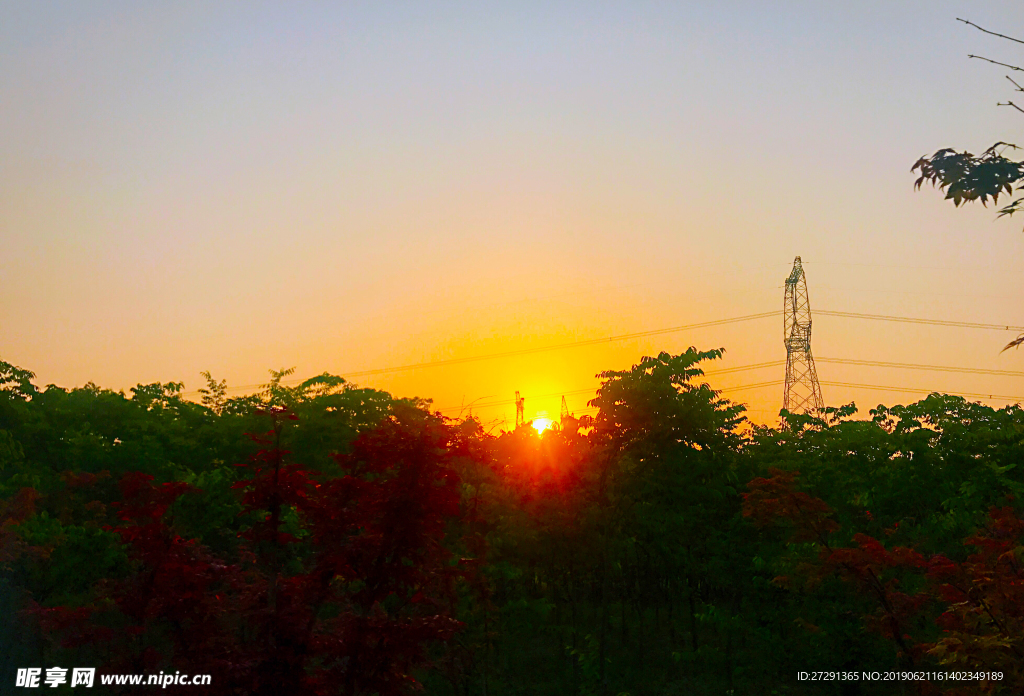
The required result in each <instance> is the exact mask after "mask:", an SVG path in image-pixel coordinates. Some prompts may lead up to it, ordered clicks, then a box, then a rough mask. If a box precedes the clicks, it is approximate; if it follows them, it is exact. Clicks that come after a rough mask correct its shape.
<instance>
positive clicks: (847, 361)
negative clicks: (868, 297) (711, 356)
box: [733, 358, 1024, 377]
mask: <svg viewBox="0 0 1024 696" xmlns="http://www.w3.org/2000/svg"><path fill="white" fill-rule="evenodd" d="M818 362H824V363H834V364H836V365H863V366H864V367H895V368H900V369H904V370H928V371H934V372H962V373H964V374H970V375H998V376H1001V377H1024V372H1021V371H1019V370H990V369H986V368H980V367H954V366H947V365H918V364H915V363H898V362H885V361H882V360H856V359H853V358H818ZM751 367H754V366H751ZM733 369H734V370H738V369H740V368H733Z"/></svg>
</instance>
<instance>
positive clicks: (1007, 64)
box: [967, 54, 1024, 72]
mask: <svg viewBox="0 0 1024 696" xmlns="http://www.w3.org/2000/svg"><path fill="white" fill-rule="evenodd" d="M967 57H968V58H977V59H978V60H984V61H988V62H989V63H994V64H996V65H1001V66H1003V67H1004V68H1009V69H1010V70H1020V71H1021V72H1024V68H1018V67H1017V66H1016V65H1010V64H1009V63H1000V62H999V61H998V60H992V59H991V58H986V57H985V56H972V55H971V54H967Z"/></svg>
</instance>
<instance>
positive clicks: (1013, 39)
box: [956, 17, 1024, 44]
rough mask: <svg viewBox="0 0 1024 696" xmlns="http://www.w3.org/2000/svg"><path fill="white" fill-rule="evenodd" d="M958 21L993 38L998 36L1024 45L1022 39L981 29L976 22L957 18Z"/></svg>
mask: <svg viewBox="0 0 1024 696" xmlns="http://www.w3.org/2000/svg"><path fill="white" fill-rule="evenodd" d="M956 21H958V22H963V23H964V24H970V25H971V26H972V27H974V28H975V29H978V30H980V31H983V32H985V33H986V34H991V35H992V36H998V37H999V38H1000V39H1006V40H1007V41H1016V42H1017V43H1019V44H1024V41H1021V40H1020V39H1015V38H1013V37H1012V36H1004V35H1003V34H997V33H995V32H994V31H989V30H988V29H982V28H981V27H979V26H978V25H977V24H975V23H974V22H968V21H967V20H966V19H960V18H959V17H957V18H956Z"/></svg>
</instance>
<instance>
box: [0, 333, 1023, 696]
mask: <svg viewBox="0 0 1024 696" xmlns="http://www.w3.org/2000/svg"><path fill="white" fill-rule="evenodd" d="M720 354H721V352H720V351H707V352H700V351H697V350H695V349H690V350H689V351H687V352H685V353H683V354H680V355H675V356H673V355H668V354H666V353H662V354H661V355H659V356H657V357H654V358H644V359H643V360H642V361H641V362H640V363H639V364H637V365H635V366H634V367H633V368H632V369H630V370H627V371H621V372H607V373H603V374H602V375H600V377H601V379H602V386H601V387H600V389H599V390H598V392H597V394H596V395H595V399H594V401H593V405H594V406H596V407H597V408H598V410H597V414H596V415H595V416H593V417H582V418H579V419H573V418H567V419H563V421H562V422H561V423H560V424H558V425H557V427H555V428H553V429H551V430H547V431H544V432H543V433H537V432H536V431H535V430H534V429H533V428H531V427H529V426H527V427H523V428H519V429H517V430H515V431H512V432H505V433H501V434H500V435H489V434H487V433H485V432H484V430H483V428H482V427H481V426H480V424H479V423H478V422H476V421H474V420H472V419H468V420H463V421H453V420H450V419H446V418H443V417H442V416H440V415H439V414H437V413H434V412H431V410H430V408H429V403H427V402H423V401H418V400H402V399H394V398H392V397H391V396H390V395H388V394H386V393H384V392H381V391H376V390H372V389H360V388H357V387H355V386H353V385H351V384H349V383H347V382H346V381H345V380H343V379H342V378H340V377H336V376H332V375H321V376H320V377H316V378H313V379H311V380H307V381H305V382H303V383H301V384H299V385H298V386H295V387H288V386H285V385H284V384H283V380H284V378H285V377H287V376H288V374H289V373H288V372H285V371H282V372H276V373H273V374H272V379H271V381H270V383H269V384H268V385H267V386H266V389H265V390H264V391H263V392H261V393H260V394H258V395H256V396H251V397H245V398H238V399H231V398H228V397H227V390H226V388H225V386H226V385H225V384H224V383H223V382H217V381H215V380H214V379H213V378H212V377H210V376H209V375H206V377H207V385H206V388H205V389H204V390H202V400H201V403H195V402H192V401H188V400H186V399H183V398H182V396H181V392H182V385H180V384H176V383H171V384H153V385H140V386H138V387H136V388H134V389H132V390H131V394H130V395H126V394H123V393H120V392H112V391H109V390H103V389H100V388H98V387H96V386H94V385H91V384H90V385H87V386H85V387H83V388H79V389H72V390H65V389H62V388H59V387H54V386H48V387H46V388H39V387H37V386H36V385H35V384H34V382H33V379H34V376H33V375H32V374H31V373H30V372H27V371H25V370H22V369H19V368H17V367H14V366H12V365H10V364H8V363H0V621H2V622H3V625H0V666H2V668H3V673H2V675H0V678H2V679H4V680H5V683H4V686H3V688H2V689H0V691H5V690H8V689H9V688H10V685H12V684H14V680H15V676H14V675H15V672H16V670H17V668H19V667H27V666H55V665H60V666H63V667H67V666H96V667H98V668H99V671H101V672H104V671H105V672H106V673H158V672H160V671H164V672H172V673H173V672H174V671H176V670H178V671H182V672H186V673H190V674H197V673H209V674H211V675H212V677H213V683H212V685H211V686H210V687H188V688H189V689H191V690H193V691H195V692H196V693H216V694H284V693H310V694H353V695H354V694H380V695H382V696H383V695H386V694H400V693H406V692H411V691H415V690H417V689H423V690H425V692H426V693H429V694H437V695H439V696H440V695H444V696H469V695H471V694H473V695H476V694H479V695H481V696H504V695H506V694H508V695H511V694H580V695H594V696H599V695H600V696H603V695H609V696H621V695H622V694H629V695H631V696H640V695H641V694H728V693H733V694H786V693H793V694H892V693H906V694H919V693H920V694H930V693H951V694H981V693H986V694H987V693H1020V692H1021V690H1022V689H1024V565H1022V564H1024V522H1022V521H1021V514H1020V513H1021V505H1020V502H1019V500H1020V494H1021V490H1020V489H1021V488H1022V486H1024V476H1022V474H1021V467H1020V464H1021V461H1022V456H1021V455H1022V454H1024V410H1022V409H1020V408H1018V407H1008V408H1005V409H999V410H996V409H992V408H989V407H986V406H983V405H980V404H976V403H969V402H966V401H965V400H963V399H961V398H957V397H951V396H945V395H940V394H933V395H931V396H929V397H928V398H926V399H924V400H922V401H920V402H918V403H915V404H911V405H909V406H897V407H893V408H885V407H881V406H879V407H878V408H876V409H873V410H871V411H869V412H868V414H866V418H865V417H862V418H860V419H858V418H857V417H856V416H857V413H856V410H855V409H854V408H853V407H852V406H849V407H844V408H831V409H826V411H825V413H823V414H820V417H809V416H799V415H788V414H787V415H786V419H785V427H784V428H781V429H773V428H765V427H755V426H752V425H751V424H750V423H749V422H748V421H746V420H745V418H744V417H743V408H742V406H740V405H737V404H734V403H731V402H730V401H729V400H727V399H725V398H723V397H722V396H721V394H720V393H718V392H716V391H714V390H712V389H711V388H710V387H708V386H707V385H705V384H704V383H703V380H702V375H703V372H702V370H701V366H702V364H704V363H705V362H706V361H709V360H714V359H716V358H718V357H719V356H720ZM822 670H825V671H831V672H840V673H842V672H852V673H855V674H857V675H858V679H857V680H853V679H852V678H847V679H846V680H838V681H826V682H811V681H804V680H800V679H798V673H800V672H815V671H822ZM864 671H869V672H871V671H878V672H893V671H896V672H900V673H905V674H906V675H910V673H913V672H918V673H923V672H931V673H935V672H941V673H947V672H948V673H951V672H954V671H958V672H964V671H968V672H984V674H982V675H980V676H981V677H983V678H981V679H969V680H966V681H964V680H960V681H947V680H943V679H941V678H937V677H935V676H934V675H932V676H931V677H929V679H927V680H920V679H918V680H901V681H897V682H888V683H885V682H873V681H870V680H867V681H865V680H863V679H860V678H859V677H860V675H861V674H862V673H863V672H864ZM910 676H912V675H910ZM973 676H978V675H973ZM124 689H125V691H124V693H130V687H124ZM62 690H63V691H71V689H70V685H68V684H63V685H60V686H58V687H57V688H55V689H54V690H53V692H54V693H60V692H61V691H62Z"/></svg>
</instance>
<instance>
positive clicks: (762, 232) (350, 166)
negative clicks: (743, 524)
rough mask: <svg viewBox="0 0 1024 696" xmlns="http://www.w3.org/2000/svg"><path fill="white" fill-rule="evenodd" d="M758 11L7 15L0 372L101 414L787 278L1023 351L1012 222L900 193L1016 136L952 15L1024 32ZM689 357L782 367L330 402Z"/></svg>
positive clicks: (1003, 363) (849, 11)
mask: <svg viewBox="0 0 1024 696" xmlns="http://www.w3.org/2000/svg"><path fill="white" fill-rule="evenodd" d="M770 5H772V6H771V7H769V4H768V3H753V2H747V3H738V2H732V3H729V2H716V3H702V4H683V3H641V2H630V3H576V4H570V3H550V2H546V3H494V4H492V3H488V4H484V3H465V4H454V3H444V4H441V3H431V6H430V7H429V8H428V7H427V6H426V5H424V4H419V3H388V4H384V3H334V4H327V3H323V4H320V3H301V4H299V3H278V4H272V3H226V2H225V3H215V4H214V3H184V2H179V3H166V4H139V3H101V2H91V3H71V2H68V3H52V2H31V3H28V2H22V3H16V2H5V3H3V4H0V103H2V107H0V241H2V242H3V250H4V253H3V255H2V257H0V287H2V291H3V292H2V299H0V358H2V359H4V360H7V361H9V362H12V363H15V364H17V365H20V366H22V367H25V368H27V369H31V370H33V371H35V372H36V373H37V375H38V378H39V379H38V381H39V382H40V383H42V384H46V383H56V384H59V385H62V386H74V385H81V384H84V383H85V382H87V381H93V382H96V383H97V384H99V385H101V386H104V387H110V388H114V389H128V388H130V387H131V386H133V385H135V384H136V383H140V382H142V383H145V382H154V381H162V382H166V381H183V382H185V384H186V390H189V391H191V390H194V389H196V388H198V387H199V386H201V384H202V381H201V378H200V377H199V372H200V371H201V370H210V371H211V372H212V373H213V374H214V376H215V377H217V378H226V379H227V380H228V383H229V386H236V387H242V386H245V385H250V384H256V383H259V382H262V381H265V380H266V377H267V369H268V368H275V369H277V368H281V367H291V366H296V367H297V372H296V376H299V377H306V376H311V375H313V374H317V373H320V372H323V371H330V372H332V373H336V374H342V375H345V374H347V373H350V372H354V371H356V372H357V371H364V370H370V369H376V368H384V367H391V366H402V365H407V364H411V363H421V362H425V361H435V360H445V359H451V358H462V357H469V356H476V355H483V354H488V353H494V352H503V351H510V350H516V349H520V348H534V347H543V346H549V345H555V344H561V343H566V342H570V341H576V340H584V339H591V338H599V337H602V336H612V335H617V334H623V333H630V332H638V331H645V330H649V329H659V328H663V327H670V326H678V325H682V324H690V323H696V322H704V321H710V320H715V319H721V318H728V317H736V316H741V315H748V314H753V313H758V312H766V311H771V310H778V309H781V307H782V297H783V290H782V287H781V286H782V282H783V280H784V278H785V277H786V275H787V274H788V272H789V268H790V266H791V264H792V261H793V257H794V256H796V255H800V256H802V258H803V260H804V262H805V266H806V270H807V277H808V283H809V287H810V296H811V304H812V308H815V309H827V310H842V311H853V312H866V313H875V314H891V315H899V316H906V317H927V318H934V319H950V320H960V321H975V322H993V323H999V324H1024V312H1022V311H1021V302H1020V292H1021V285H1022V280H1024V266H1022V264H1021V259H1022V255H1021V251H1022V247H1024V234H1022V232H1021V229H1022V227H1024V220H1022V219H1017V218H1011V219H1009V220H1007V219H1005V218H1004V219H1002V220H999V221H996V214H995V212H994V211H993V210H992V209H991V208H989V209H984V208H981V207H977V208H968V209H961V210H954V208H953V206H952V205H951V204H949V203H948V202H944V201H942V200H941V198H942V196H941V194H939V193H938V192H935V191H933V190H930V189H926V190H924V191H923V192H920V193H915V192H914V191H913V189H912V184H913V180H914V176H913V175H912V174H911V173H910V171H909V170H910V166H911V165H912V164H913V163H914V161H915V160H916V159H917V158H918V157H920V156H921V155H924V154H930V153H932V152H934V151H935V150H937V149H939V148H941V147H956V148H958V149H969V150H971V151H973V152H977V151H979V150H983V149H984V148H986V147H988V146H989V145H991V144H992V143H994V142H996V141H998V140H1011V141H1012V140H1013V138H1014V137H1016V134H1017V133H1018V132H1019V128H1020V124H1021V118H1024V117H1022V116H1021V114H1020V113H1018V112H1016V111H1014V110H1013V109H1010V108H1006V107H997V106H996V103H997V102H999V101H1005V100H1006V99H1007V98H1008V97H1012V94H1011V92H1012V85H1010V84H1009V83H1008V82H1007V81H1006V79H1005V77H1004V75H1005V73H1006V71H1005V70H1004V69H1003V68H999V67H997V66H994V65H990V64H986V63H983V62H981V61H977V60H969V59H968V58H967V54H968V53H977V54H981V55H986V56H989V57H992V58H993V59H996V60H1004V61H1008V62H1014V60H1016V61H1019V60H1020V57H1019V56H1020V52H1019V51H1016V49H1015V48H1014V46H1013V45H1012V44H1010V43H1008V42H1005V41H1000V40H999V39H996V38H993V37H990V36H986V35H984V34H982V33H980V32H978V31H977V30H975V29H972V28H971V27H968V26H966V25H964V24H962V23H959V22H957V21H955V18H956V17H964V18H968V19H971V20H972V21H974V22H977V23H978V24H980V25H981V26H986V27H991V28H994V29H995V30H1002V31H1009V28H1011V27H1020V26H1022V24H1024V22H1022V20H1024V7H1022V6H1021V5H1019V4H1016V3H998V2H973V3H966V2H928V3H924V2H901V3H882V2H878V3H865V2H853V3H843V4H839V3H810V2H807V3H795V2H789V3H771V4H770ZM1010 33H1012V32H1010ZM1017 33H1018V34H1019V33H1020V32H1017ZM1015 335H1016V333H1015V332H1009V333H1007V332H998V331H978V330H966V329H952V328H947V327H926V326H915V325H911V324H901V323H881V322H868V321H860V320H851V319H841V318H834V317H825V316H822V317H818V318H816V319H815V328H814V339H813V346H814V352H815V354H816V355H817V356H821V357H833V358H856V359H864V360H878V361H895V362H905V363H921V364H928V365H939V366H968V367H978V368H997V369H1003V370H1024V353H1020V352H1007V353H1003V354H1001V355H1000V354H999V350H1000V348H1002V346H1003V345H1004V344H1005V343H1006V342H1007V341H1008V340H1009V339H1010V338H1013V337H1014V336H1015ZM690 345H696V346H697V347H699V348H714V347H719V346H724V347H725V348H726V350H727V353H726V358H725V359H724V360H723V361H722V362H721V365H720V366H719V367H721V368H728V367H734V366H743V365H750V364H755V363H761V362H766V361H776V360H781V359H782V358H784V356H785V350H784V348H783V345H782V319H781V317H779V318H777V319H774V318H772V319H762V320H757V321H751V322H744V323H739V324H732V325H727V326H720V327H712V328H706V329H700V330H695V331H690V332H678V333H673V334H666V335H660V336H653V337H646V338H640V339H635V340H629V341H618V342H611V343H604V344H598V345H592V346H588V347H582V348H571V349H564V350H558V351H552V352H539V353H531V354H527V355H521V356H518V357H514V358H503V359H495V360H488V361H481V362H469V363H463V364H458V365H450V366H436V367H429V368H422V369H416V370H404V371H398V372H392V373H387V374H374V375H364V376H360V377H353V380H354V381H356V382H358V383H360V384H365V385H368V386H373V387H379V388H383V389H387V390H389V391H392V392H393V393H394V394H396V395H399V396H421V397H426V398H431V399H433V400H434V403H435V405H436V406H438V407H440V408H446V409H447V408H449V407H452V408H453V411H451V415H455V414H456V413H457V412H458V411H459V409H460V407H462V406H463V405H465V404H469V403H470V402H472V401H474V400H479V402H478V404H481V405H485V404H488V403H493V404H494V405H491V406H484V407H483V408H482V409H480V410H479V413H480V415H481V417H482V418H483V419H484V420H486V421H494V422H497V421H499V420H500V419H502V418H505V419H509V420H510V419H511V418H512V414H513V413H514V407H513V406H512V405H511V403H510V402H511V399H512V398H513V395H514V392H515V391H516V390H519V391H520V392H521V393H522V394H523V395H524V396H525V397H526V399H527V402H526V412H527V416H528V417H531V418H532V417H535V416H536V417H540V416H545V415H547V416H552V415H556V414H557V413H558V407H559V402H560V395H561V394H566V395H567V397H566V398H567V401H568V404H569V406H570V408H572V409H573V410H580V409H583V408H584V407H585V402H586V401H587V399H589V398H591V396H589V395H588V394H587V393H586V390H587V389H591V388H593V387H595V386H596V384H597V380H596V379H595V378H594V375H595V374H596V373H597V372H599V371H602V370H606V369H623V368H626V367H628V366H629V365H630V364H632V363H634V362H637V361H638V360H639V358H640V357H641V356H642V355H644V354H650V353H654V352H658V351H660V350H668V351H672V352H678V351H681V350H684V349H685V348H686V347H687V346H690ZM818 372H819V376H820V377H821V379H822V380H825V381H831V382H846V383H859V384H869V385H876V386H884V387H901V388H905V389H926V390H931V389H934V390H942V391H954V392H955V391H963V392H971V393H974V392H986V393H989V392H991V393H994V394H998V395H1006V396H1014V395H1021V397H1022V398H1024V382H1022V380H1021V379H1020V378H1014V377H994V376H979V375H964V374H958V373H947V372H929V371H921V370H916V371H912V370H895V369H889V368H870V367H864V366H849V365H838V364H827V363H819V366H818ZM782 374H783V370H782V368H780V367H773V368H765V369H761V370H751V371H745V372H737V373H731V374H726V375H721V376H719V377H714V378H711V379H712V383H713V384H715V385H716V386H719V387H722V388H725V389H726V393H727V394H728V395H729V396H731V397H732V398H735V399H738V400H741V401H745V402H748V403H749V404H750V407H751V409H752V417H754V418H755V419H757V420H768V419H771V418H772V417H773V416H774V415H775V414H777V412H778V408H779V406H780V404H781V389H782V388H781V386H771V387H762V388H753V389H738V388H739V387H743V386H747V385H752V384H757V383H762V382H767V381H772V380H779V379H781V378H782ZM234 393H240V392H238V391H236V392H234ZM824 394H825V399H826V401H827V402H828V403H830V404H832V405H838V404H841V403H847V402H849V401H851V400H855V401H856V402H857V403H858V405H859V406H861V407H862V410H863V409H866V408H868V407H871V406H873V405H875V404H877V403H879V402H886V403H889V404H891V403H895V402H907V401H910V400H914V399H916V398H919V397H920V396H923V393H922V392H918V393H910V392H903V391H894V390H885V389H874V390H868V389H864V388H854V387H842V386H828V385H826V386H825V387H824ZM1008 400H1009V399H1006V398H1002V399H999V398H996V399H991V400H990V399H984V401H985V402H986V403H992V404H1002V403H1006V402H1007V401H1008ZM1013 400H1015V399H1013ZM478 408H480V407H479V405H478Z"/></svg>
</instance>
